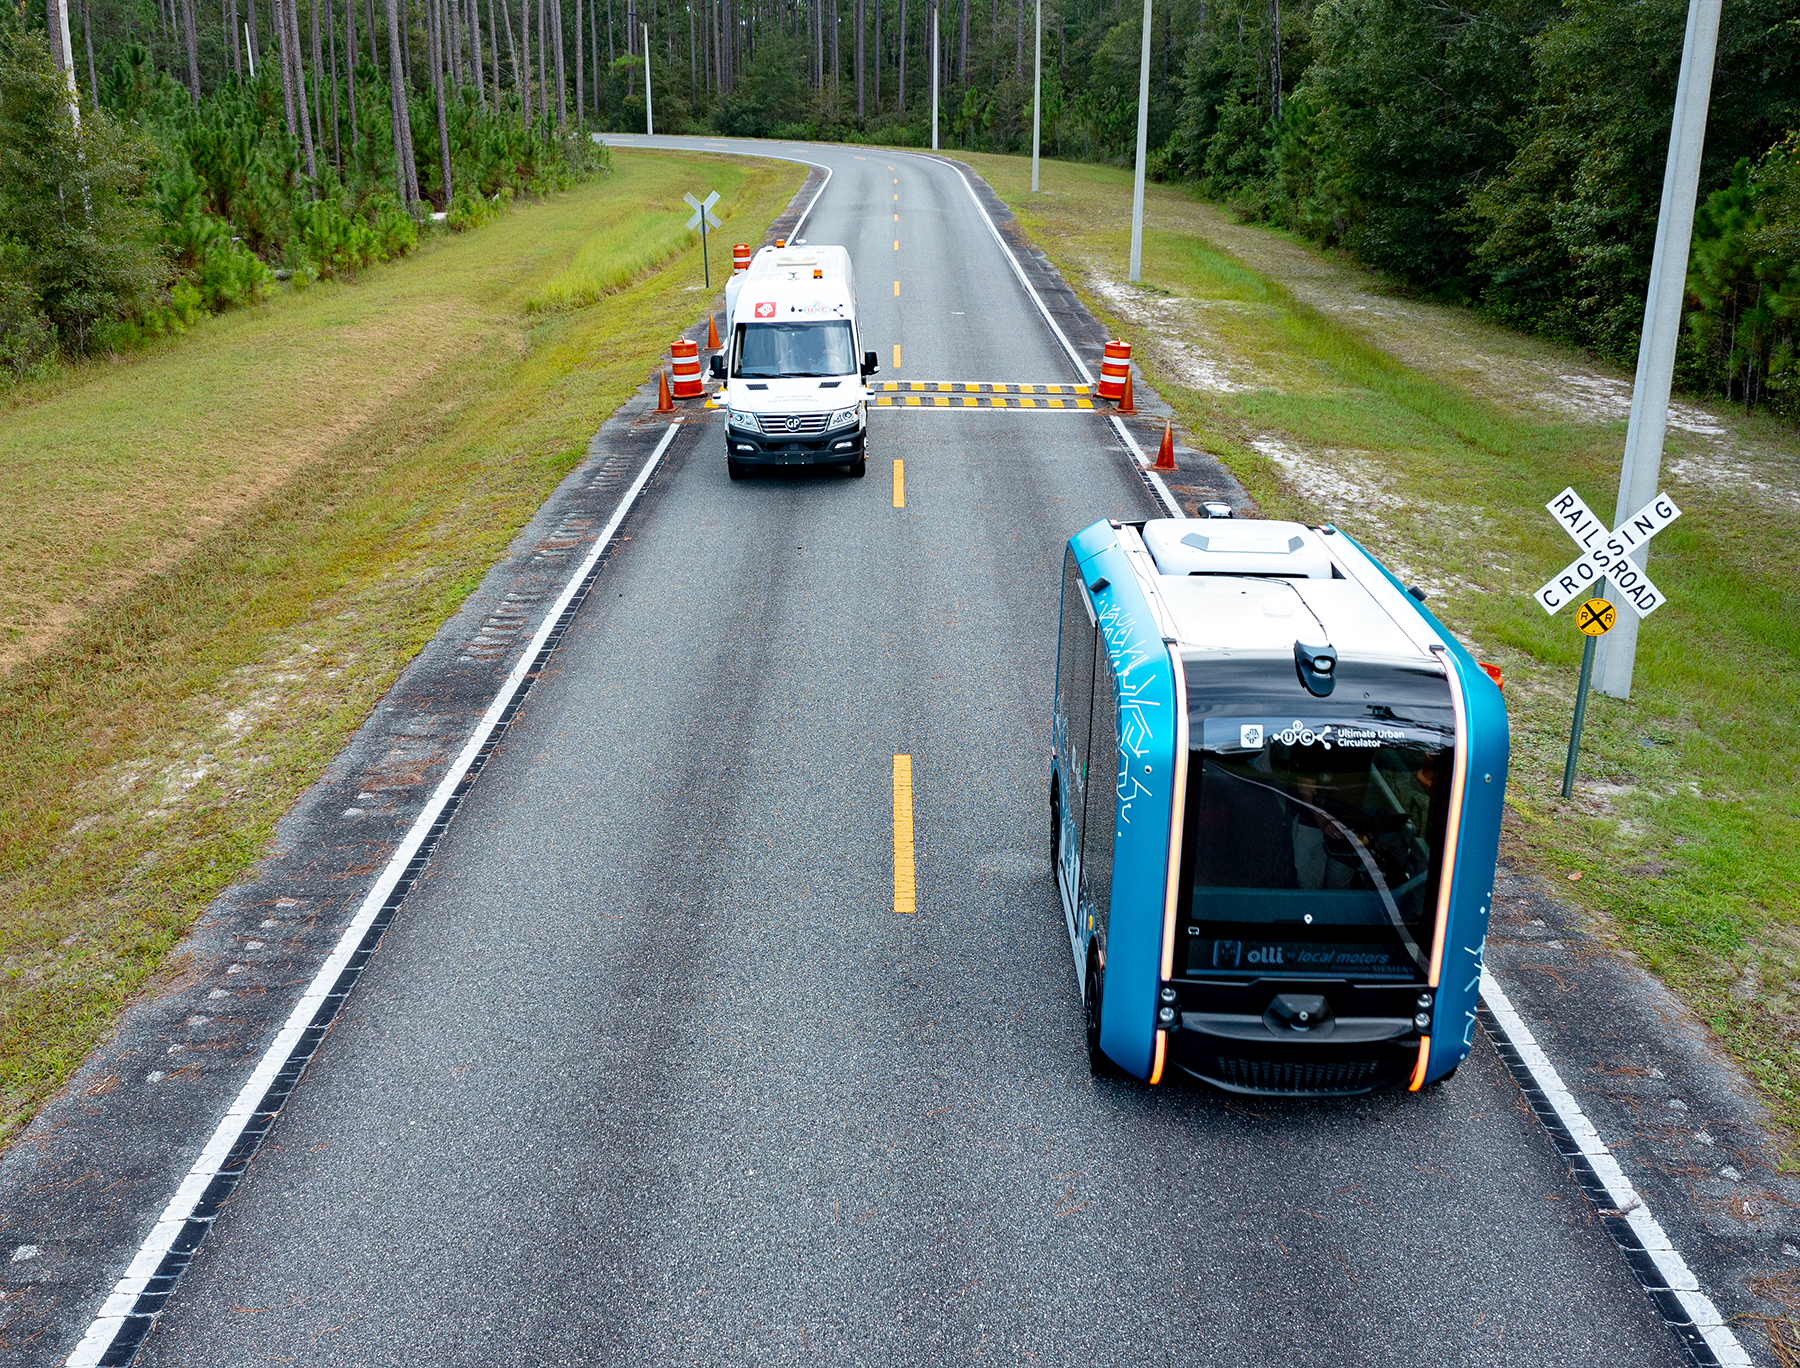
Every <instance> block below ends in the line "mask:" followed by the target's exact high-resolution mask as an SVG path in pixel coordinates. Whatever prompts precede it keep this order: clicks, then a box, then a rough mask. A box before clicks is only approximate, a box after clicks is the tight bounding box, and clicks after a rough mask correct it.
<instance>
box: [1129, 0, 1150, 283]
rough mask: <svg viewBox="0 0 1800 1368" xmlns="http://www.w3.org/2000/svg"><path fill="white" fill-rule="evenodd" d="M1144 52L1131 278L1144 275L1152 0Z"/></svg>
mask: <svg viewBox="0 0 1800 1368" xmlns="http://www.w3.org/2000/svg"><path fill="white" fill-rule="evenodd" d="M1143 47H1144V51H1143V56H1142V57H1141V58H1140V59H1139V61H1138V139H1137V179H1136V180H1135V181H1133V182H1132V189H1131V279H1132V281H1133V282H1134V283H1135V282H1136V281H1138V280H1140V279H1141V278H1142V277H1143V274H1144V148H1145V146H1146V144H1147V143H1148V141H1149V138H1150V0H1144V44H1143Z"/></svg>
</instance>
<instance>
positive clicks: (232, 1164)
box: [65, 422, 681, 1368]
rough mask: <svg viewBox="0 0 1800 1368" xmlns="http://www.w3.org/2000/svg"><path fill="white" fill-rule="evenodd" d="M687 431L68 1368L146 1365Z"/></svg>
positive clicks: (561, 600) (369, 902)
mask: <svg viewBox="0 0 1800 1368" xmlns="http://www.w3.org/2000/svg"><path fill="white" fill-rule="evenodd" d="M680 426H681V425H680V423H678V422H677V423H671V424H669V427H668V430H667V431H665V432H664V433H663V436H662V440H661V441H660V442H658V443H657V444H656V449H655V450H654V451H652V452H651V453H650V459H649V460H648V461H646V462H645V463H644V468H643V470H641V471H639V472H638V477H637V479H635V480H634V481H632V483H631V487H630V488H629V489H627V490H626V491H625V497H624V498H623V499H621V500H620V501H619V507H618V509H617V510H616V511H615V512H614V513H613V516H612V518H611V520H610V521H609V522H608V523H607V524H606V527H605V528H604V530H602V532H601V533H600V536H599V538H598V539H597V540H596V541H595V542H594V546H593V549H592V550H591V551H589V552H588V554H587V558H586V559H585V560H583V561H582V562H581V564H580V565H579V566H578V567H576V570H575V573H574V574H573V575H572V576H571V577H570V578H569V581H568V583H567V584H566V585H565V586H564V587H563V591H562V593H561V594H560V595H559V596H558V597H557V600H556V602H555V603H553V604H551V605H550V611H549V612H547V613H546V614H545V615H544V620H543V622H542V623H540V624H539V626H538V629H537V634H536V635H535V636H534V637H532V639H531V644H530V645H529V646H527V647H526V648H525V653H524V654H523V655H522V656H521V657H520V658H519V663H518V664H517V665H515V666H514V667H513V670H512V673H511V674H510V675H508V676H507V678H506V682H505V683H504V684H503V685H501V687H500V691H499V693H497V694H496V695H495V697H494V701H493V702H492V703H491V704H489V705H488V710H487V712H485V713H484V714H483V715H482V718H481V721H480V722H478V723H477V724H476V726H475V730H474V732H473V733H472V734H471V735H470V737H469V740H468V743H467V744H466V745H464V747H463V749H462V752H461V754H459V755H458V756H457V757H456V760H455V762H454V763H452V765H451V766H450V772H449V773H448V774H446V775H445V776H444V778H443V781H442V782H441V783H440V784H439V785H438V786H437V789H436V790H435V791H434V792H433V793H432V795H431V798H430V800H429V801H427V802H426V804H425V808H424V811H422V812H421V813H420V814H419V816H418V819H417V820H416V821H414V822H413V824H412V827H411V828H410V829H409V830H408V831H407V833H406V836H405V838H404V839H403V840H402V841H401V842H400V845H399V847H398V848H397V849H396V850H395V851H394V853H393V855H392V857H391V858H390V859H389V860H388V862H387V865H386V866H385V867H384V868H383V869H382V871H381V876H380V877H379V878H378V879H376V881H375V886H374V887H373V888H371V889H370V890H369V894H368V896H367V897H366V898H364V899H363V902H362V906H361V907H360V908H358V909H357V913H356V916H355V917H354V918H353V919H352V920H351V922H350V925H349V926H348V927H346V928H345V930H344V934H343V935H342V936H341V937H340V938H339V940H338V943H337V948H336V949H334V950H333V951H332V953H331V957H330V958H329V959H327V960H326V961H325V963H324V964H323V965H321V966H320V967H319V972H318V973H317V974H316V975H314V977H313V980H312V982H311V983H310V984H309V985H307V989H306V991H305V992H304V993H303V994H301V997H300V1000H299V1002H297V1003H295V1004H294V1010H293V1011H292V1012H291V1013H290V1014H289V1015H288V1019H287V1022H286V1024H285V1025H284V1026H283V1027H282V1028H281V1031H280V1032H279V1033H278V1034H277V1035H276V1037H275V1039H274V1040H273V1041H271V1042H270V1044H269V1047H268V1049H267V1050H265V1051H264V1052H263V1056H262V1059H261V1060H260V1061H258V1063H257V1066H256V1071H255V1072H254V1073H253V1074H251V1075H250V1080H249V1081H248V1082H247V1083H245V1084H244V1086H243V1087H242V1088H241V1089H240V1090H239V1091H238V1095H237V1099H236V1100H235V1101H234V1102H233V1103H232V1104H231V1106H230V1108H229V1109H227V1111H226V1113H225V1117H224V1119H223V1120H222V1121H220V1122H219V1124H218V1127H217V1129H215V1130H214V1131H213V1133H212V1138H211V1139H210V1140H208V1141H207V1142H206V1147H205V1148H204V1149H202V1150H201V1151H200V1157H199V1158H198V1159H196V1160H195V1161H194V1166H193V1168H192V1169H190V1170H189V1171H188V1176H187V1177H186V1178H185V1179H184V1180H183V1181H182V1183H181V1186H180V1187H178V1188H176V1190H175V1195H174V1196H173V1197H171V1198H170V1199H169V1203H168V1205H167V1206H165V1207H164V1208H163V1211H162V1215H161V1216H160V1217H158V1218H157V1222H156V1224H155V1225H154V1226H153V1227H152V1228H151V1230H150V1233H149V1235H147V1236H146V1237H145V1238H144V1242H143V1244H141V1245H140V1246H139V1247H138V1252H137V1257H136V1258H134V1259H133V1260H132V1261H131V1264H130V1266H129V1267H128V1268H127V1269H126V1270H125V1276H124V1277H122V1278H121V1279H119V1281H118V1283H117V1284H116V1285H115V1286H114V1288H113V1290H112V1294H111V1295H110V1296H109V1297H108V1298H107V1299H106V1303H105V1304H104V1305H103V1306H102V1307H101V1308H100V1314H99V1315H98V1316H96V1317H95V1318H94V1320H93V1322H92V1324H90V1325H89V1326H88V1329H87V1334H85V1335H84V1336H83V1337H82V1340H81V1343H80V1344H79V1345H77V1346H76V1348H75V1352H74V1353H72V1354H70V1355H69V1357H68V1359H67V1360H65V1362H66V1363H67V1364H68V1365H69V1368H91V1366H92V1365H111V1364H125V1363H129V1362H131V1359H132V1356H133V1355H134V1354H136V1353H137V1349H138V1346H139V1345H140V1344H141V1343H143V1339H144V1336H145V1335H146V1334H148V1333H149V1331H150V1327H151V1326H152V1325H153V1324H154V1323H155V1321H156V1317H157V1316H158V1315H160V1314H161V1313H162V1310H163V1308H164V1307H165V1306H166V1305H167V1304H168V1301H169V1298H170V1296H171V1295H172V1294H173V1293H174V1291H175V1285H176V1284H177V1283H178V1282H180V1280H181V1275H182V1273H183V1272H185V1271H186V1269H187V1266H188V1264H189V1262H190V1261H192V1259H193V1257H194V1252H195V1251H196V1250H197V1249H198V1248H199V1247H200V1242H201V1241H202V1240H204V1239H205V1238H206V1232H207V1230H208V1229H209V1228H210V1227H211V1225H212V1221H213V1217H215V1216H216V1215H217V1214H218V1212H219V1209H220V1208H221V1207H222V1206H223V1205H224V1204H225V1201H226V1199H227V1198H229V1197H230V1195H231V1192H232V1189H233V1188H235V1187H236V1186H237V1182H238V1180H239V1179H240V1178H242V1177H243V1176H244V1174H245V1172H246V1171H247V1170H248V1168H249V1165H250V1161H251V1159H252V1158H253V1157H254V1156H255V1154H256V1151H257V1148H258V1146H260V1145H261V1144H262V1141H263V1137H264V1136H266V1135H267V1134H268V1133H269V1130H270V1128H271V1127H272V1126H273V1125H274V1124H275V1118H276V1116H277V1115H279V1114H280V1112H281V1108H282V1107H283V1106H284V1105H285V1104H286V1102H287V1099H288V1095H289V1094H290V1093H292V1091H293V1089H294V1084H295V1083H297V1082H298V1081H299V1079H300V1075H301V1074H302V1073H304V1072H305V1070H306V1066H307V1064H308V1063H310V1062H311V1060H312V1057H313V1052H314V1051H315V1050H317V1049H318V1047H319V1043H320V1042H321V1041H322V1040H324V1038H325V1034H326V1032H327V1031H328V1030H329V1029H330V1027H331V1023H332V1021H333V1019H334V1018H335V1017H336V1016H337V1013H338V1009H339V1008H340V1007H342V1006H343V1004H344V999H345V998H346V997H347V996H348V995H349V993H350V990H351V988H353V987H354V986H355V984H356V980H357V979H358V978H359V977H360V976H361V974H362V971H363V966H364V965H366V964H367V963H368V962H369V959H370V957H371V956H372V955H373V954H374V953H375V948H376V946H377V945H378V944H379V943H380V941H381V937H382V934H383V933H384V932H385V931H386V930H387V928H388V926H389V925H390V924H391V923H392V921H393V919H394V914H395V913H396V912H397V911H398V910H399V908H400V904H401V902H402V901H403V900H404V899H405V897H406V895H407V893H408V891H410V890H411V888H412V886H413V883H414V882H415V881H416V880H417V879H418V877H419V875H420V873H421V872H422V871H423V870H424V868H425V865H426V863H427V861H429V860H430V858H431V853H432V851H433V850H434V849H435V848H436V846H437V843H438V839H439V838H440V837H441V836H442V835H443V834H444V831H445V830H446V828H448V827H449V825H450V819H451V818H452V817H453V816H455V814H456V809H457V807H458V805H459V804H460V803H461V801H462V798H463V796H464V795H465V794H466V793H468V791H469V789H470V787H471V786H472V785H473V784H474V782H475V778H476V776H477V775H478V774H480V773H481V769H482V767H483V765H485V764H486V763H487V759H488V757H489V756H490V755H492V754H493V753H494V749H495V747H496V746H498V745H499V743H500V740H501V737H502V736H503V735H504V734H505V732H506V729H507V727H508V726H509V725H510V724H511V722H512V719H513V716H514V715H515V714H516V713H517V712H518V709H519V705H520V704H521V703H522V702H523V701H524V699H525V695H526V694H527V693H529V692H530V691H531V685H532V682H533V681H534V680H535V679H536V678H537V676H538V674H539V672H540V671H541V670H542V669H543V668H544V666H545V664H546V663H548V661H549V659H550V655H551V653H552V652H553V651H555V650H556V647H557V645H558V643H559V642H561V640H562V636H563V633H564V632H565V631H567V630H568V627H569V624H570V623H571V622H572V621H574V618H575V613H576V611H577V610H578V609H579V608H580V607H581V604H582V601H583V600H584V599H585V598H586V597H587V592H588V590H589V588H590V587H592V585H593V582H594V579H595V577H596V576H597V575H598V574H599V563H600V558H601V556H602V555H603V554H605V552H606V549H607V547H608V546H609V545H611V543H612V539H613V537H614V535H615V534H616V533H617V532H618V530H619V525H620V524H621V523H623V522H624V520H625V515H626V514H627V513H629V512H630V511H631V508H632V505H633V504H635V503H636V502H637V498H638V495H639V494H641V493H642V492H643V489H644V485H645V484H646V483H648V481H649V479H650V476H651V474H652V472H654V471H655V469H656V467H657V466H658V464H660V462H661V461H662V457H663V453H664V452H666V451H667V450H668V449H669V443H670V442H672V441H673V440H674V439H675V433H676V432H677V430H678V429H679V428H680Z"/></svg>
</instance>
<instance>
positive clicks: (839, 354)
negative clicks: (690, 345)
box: [731, 319, 858, 380]
mask: <svg viewBox="0 0 1800 1368" xmlns="http://www.w3.org/2000/svg"><path fill="white" fill-rule="evenodd" d="M731 357H732V360H731V373H732V374H733V375H735V376H741V377H743V378H745V379H750V380H777V379H782V378H784V377H790V376H791V377H795V378H803V377H806V376H815V375H816V376H825V375H855V374H857V371H858V368H857V364H856V346H855V343H854V342H853V340H852V339H851V336H850V324H849V323H848V322H847V321H845V320H843V319H835V320H832V321H830V322H822V323H740V324H738V327H737V341H736V345H735V346H733V347H732V349H731Z"/></svg>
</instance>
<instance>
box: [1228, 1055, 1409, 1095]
mask: <svg viewBox="0 0 1800 1368" xmlns="http://www.w3.org/2000/svg"><path fill="white" fill-rule="evenodd" d="M1218 1065H1219V1080H1220V1081H1221V1082H1223V1083H1226V1084H1229V1085H1230V1086H1231V1087H1234V1088H1253V1089H1255V1090H1256V1091H1257V1092H1271V1093H1282V1092H1287V1093H1353V1092H1362V1091H1364V1090H1365V1089H1367V1088H1368V1087H1369V1086H1371V1084H1372V1083H1373V1082H1374V1081H1375V1073H1376V1070H1377V1069H1379V1068H1380V1067H1381V1064H1380V1061H1379V1060H1374V1059H1357V1060H1344V1061H1308V1060H1291V1059H1227V1058H1225V1057H1224V1056H1223V1055H1221V1056H1219V1057H1218Z"/></svg>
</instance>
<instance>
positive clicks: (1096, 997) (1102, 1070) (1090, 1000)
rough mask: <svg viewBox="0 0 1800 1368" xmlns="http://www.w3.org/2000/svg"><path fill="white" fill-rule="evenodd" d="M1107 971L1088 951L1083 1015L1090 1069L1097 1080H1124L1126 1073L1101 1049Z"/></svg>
mask: <svg viewBox="0 0 1800 1368" xmlns="http://www.w3.org/2000/svg"><path fill="white" fill-rule="evenodd" d="M1105 978H1106V971H1105V970H1103V969H1101V967H1100V956H1099V954H1098V953H1096V952H1095V951H1094V950H1092V949H1090V950H1089V951H1088V967H1087V990H1086V991H1085V992H1083V993H1082V995H1081V999H1082V1002H1081V1005H1082V1008H1083V1012H1082V1015H1083V1016H1084V1017H1086V1019H1087V1051H1088V1069H1089V1071H1090V1072H1092V1074H1093V1075H1094V1077H1095V1078H1124V1077H1126V1073H1125V1071H1124V1070H1123V1069H1121V1068H1120V1067H1119V1066H1118V1065H1117V1064H1115V1063H1113V1062H1112V1056H1110V1055H1109V1054H1107V1053H1106V1051H1105V1050H1103V1049H1101V1048H1100V999H1101V998H1102V997H1103V996H1104V994H1105V991H1106V982H1105Z"/></svg>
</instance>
